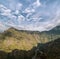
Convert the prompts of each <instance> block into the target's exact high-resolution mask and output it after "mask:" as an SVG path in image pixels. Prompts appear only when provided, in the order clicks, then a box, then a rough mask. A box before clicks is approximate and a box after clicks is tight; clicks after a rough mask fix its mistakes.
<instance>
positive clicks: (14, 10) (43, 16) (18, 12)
mask: <svg viewBox="0 0 60 59" xmlns="http://www.w3.org/2000/svg"><path fill="white" fill-rule="evenodd" d="M23 6H24V4H23V3H21V2H18V1H15V0H13V1H12V0H11V1H10V0H9V7H6V6H5V5H4V4H0V30H2V29H4V30H6V29H7V28H10V27H14V28H17V29H19V30H31V31H48V30H51V29H52V28H54V27H56V26H58V25H60V3H59V0H57V1H55V0H54V1H52V0H49V1H47V0H46V1H45V2H44V1H42V0H35V1H34V2H33V3H32V4H29V5H27V7H24V8H23Z"/></svg>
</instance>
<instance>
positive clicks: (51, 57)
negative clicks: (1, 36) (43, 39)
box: [0, 38, 60, 59]
mask: <svg viewBox="0 0 60 59" xmlns="http://www.w3.org/2000/svg"><path fill="white" fill-rule="evenodd" d="M0 59H60V38H58V39H56V40H54V41H51V42H48V43H45V44H41V43H38V45H37V47H33V48H32V49H31V50H29V51H25V50H18V49H15V50H13V51H12V52H9V53H7V52H4V51H0Z"/></svg>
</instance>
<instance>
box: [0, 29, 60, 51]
mask: <svg viewBox="0 0 60 59" xmlns="http://www.w3.org/2000/svg"><path fill="white" fill-rule="evenodd" d="M51 31H52V32H51ZM51 31H48V32H41V33H40V32H33V31H22V30H20V31H19V30H17V29H14V28H10V29H8V30H7V31H5V32H4V33H1V34H0V50H4V51H11V50H14V49H20V50H30V49H31V48H32V47H34V46H37V44H38V43H46V42H49V41H52V40H54V39H57V38H59V37H60V34H59V32H58V34H57V33H55V32H56V31H58V30H56V31H54V30H51ZM53 32H54V33H53Z"/></svg>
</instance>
